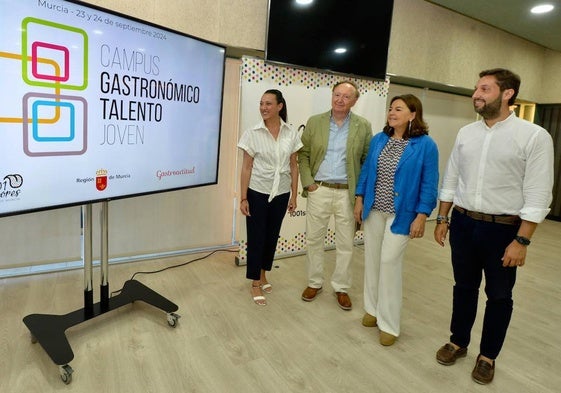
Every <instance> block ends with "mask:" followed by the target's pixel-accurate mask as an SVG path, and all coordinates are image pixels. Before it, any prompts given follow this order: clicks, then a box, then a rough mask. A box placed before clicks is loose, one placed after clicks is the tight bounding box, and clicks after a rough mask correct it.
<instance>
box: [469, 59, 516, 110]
mask: <svg viewBox="0 0 561 393" xmlns="http://www.w3.org/2000/svg"><path fill="white" fill-rule="evenodd" d="M484 76H494V77H495V79H496V80H497V85H499V89H500V90H501V92H503V91H505V90H506V89H512V90H514V94H513V95H512V97H510V99H509V100H508V105H514V102H515V101H516V97H517V96H518V91H519V90H520V76H518V75H517V74H515V73H514V72H512V71H510V70H507V69H505V68H492V69H490V70H484V71H481V72H480V73H479V77H480V78H483V77H484Z"/></svg>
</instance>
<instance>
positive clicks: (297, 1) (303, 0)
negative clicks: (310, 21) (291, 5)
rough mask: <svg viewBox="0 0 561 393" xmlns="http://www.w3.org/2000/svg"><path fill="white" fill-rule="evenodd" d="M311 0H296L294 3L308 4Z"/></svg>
mask: <svg viewBox="0 0 561 393" xmlns="http://www.w3.org/2000/svg"><path fill="white" fill-rule="evenodd" d="M313 1H314V0H296V3H297V4H300V5H308V4H310V3H312V2H313Z"/></svg>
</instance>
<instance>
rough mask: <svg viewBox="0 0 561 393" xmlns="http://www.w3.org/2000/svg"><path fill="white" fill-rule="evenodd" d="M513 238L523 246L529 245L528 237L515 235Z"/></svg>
mask: <svg viewBox="0 0 561 393" xmlns="http://www.w3.org/2000/svg"><path fill="white" fill-rule="evenodd" d="M514 240H516V241H517V242H518V243H520V244H522V245H523V246H529V245H530V243H531V241H530V239H528V238H527V237H524V236H518V235H517V236H516V237H515V238H514Z"/></svg>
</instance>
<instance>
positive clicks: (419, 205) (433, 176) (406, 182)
mask: <svg viewBox="0 0 561 393" xmlns="http://www.w3.org/2000/svg"><path fill="white" fill-rule="evenodd" d="M389 138H390V137H389V136H388V135H387V134H385V133H384V132H380V133H378V134H376V135H375V136H374V137H373V138H372V141H371V142H370V147H369V150H368V156H367V157H366V161H365V162H364V165H363V166H362V169H361V172H360V177H359V179H358V184H357V186H356V191H355V194H356V195H362V196H363V205H364V210H363V212H362V219H363V220H364V219H366V217H368V214H369V213H370V211H371V210H372V206H373V205H374V199H375V198H376V195H375V186H376V178H377V176H378V172H377V167H378V157H379V156H380V153H381V152H382V149H383V148H384V146H385V145H386V143H387V142H388V139H389ZM437 194H438V148H437V147H436V143H435V142H434V141H433V139H432V138H431V137H429V136H428V135H423V136H419V137H413V138H411V139H409V143H408V144H407V146H406V147H405V150H404V151H403V155H402V156H401V159H400V160H399V163H398V164H397V168H396V171H395V177H394V206H395V219H394V222H393V224H392V226H391V231H392V232H393V233H395V234H399V235H408V234H409V227H410V226H411V223H412V222H413V220H414V219H415V217H416V216H417V213H424V214H426V215H427V216H430V214H431V212H432V211H433V209H434V208H435V207H436V200H437Z"/></svg>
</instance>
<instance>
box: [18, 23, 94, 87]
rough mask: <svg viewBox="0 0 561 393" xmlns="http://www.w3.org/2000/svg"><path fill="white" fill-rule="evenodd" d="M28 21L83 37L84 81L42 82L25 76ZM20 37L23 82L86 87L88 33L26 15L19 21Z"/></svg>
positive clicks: (36, 84)
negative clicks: (79, 83) (67, 82)
mask: <svg viewBox="0 0 561 393" xmlns="http://www.w3.org/2000/svg"><path fill="white" fill-rule="evenodd" d="M30 23H36V24H39V25H45V26H49V27H52V28H55V29H61V30H67V31H70V32H72V33H76V34H80V35H81V36H82V37H83V38H84V59H83V62H84V81H83V83H82V84H81V85H71V84H64V83H60V82H59V81H56V82H43V81H36V80H30V79H29V78H28V77H27V72H28V59H29V56H28V53H27V25H28V24H30ZM21 30H22V33H21V38H22V44H21V65H22V70H21V71H22V79H23V80H24V81H25V83H27V84H28V85H31V86H42V87H48V88H52V87H55V86H59V87H61V88H64V89H68V90H85V89H86V88H87V87H88V34H87V33H86V32H85V31H84V30H82V29H79V28H77V27H72V26H67V25H63V24H60V23H56V22H51V21H48V20H44V19H38V18H34V17H32V16H28V17H27V18H24V19H23V20H22V21H21Z"/></svg>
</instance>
